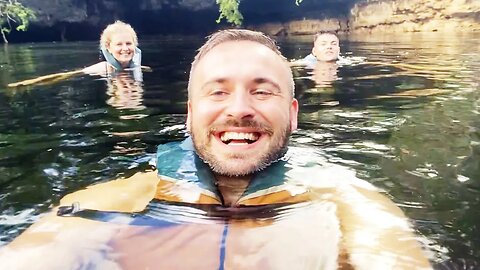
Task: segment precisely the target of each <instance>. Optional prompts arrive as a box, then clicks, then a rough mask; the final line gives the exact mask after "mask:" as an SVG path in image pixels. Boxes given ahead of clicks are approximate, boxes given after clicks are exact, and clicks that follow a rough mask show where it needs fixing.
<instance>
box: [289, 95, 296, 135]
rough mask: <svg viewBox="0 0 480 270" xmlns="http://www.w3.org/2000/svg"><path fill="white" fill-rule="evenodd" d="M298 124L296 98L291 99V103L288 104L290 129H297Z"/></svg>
mask: <svg viewBox="0 0 480 270" xmlns="http://www.w3.org/2000/svg"><path fill="white" fill-rule="evenodd" d="M297 126H298V100H297V99H296V98H294V99H292V104H291V105H290V131H295V130H297Z"/></svg>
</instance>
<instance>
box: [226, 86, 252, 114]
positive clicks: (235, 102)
mask: <svg viewBox="0 0 480 270" xmlns="http://www.w3.org/2000/svg"><path fill="white" fill-rule="evenodd" d="M225 111H226V114H227V116H229V117H233V118H235V119H244V118H248V117H253V115H254V114H255V110H254V108H253V103H252V99H251V97H250V95H249V93H248V92H247V91H245V90H240V91H235V92H234V93H233V94H232V95H231V96H230V98H229V102H228V104H227V108H226V109H225Z"/></svg>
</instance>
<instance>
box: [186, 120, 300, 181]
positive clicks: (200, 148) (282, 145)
mask: <svg viewBox="0 0 480 270" xmlns="http://www.w3.org/2000/svg"><path fill="white" fill-rule="evenodd" d="M232 126H234V127H252V128H255V129H256V130H258V131H262V132H263V133H267V134H268V135H270V136H271V135H272V134H273V130H272V129H271V128H270V127H266V126H264V125H261V124H258V123H257V122H255V121H252V120H246V121H242V122H239V121H234V120H230V121H226V122H225V123H223V124H221V125H214V126H212V128H211V129H210V130H209V131H208V132H206V134H204V135H205V138H210V136H211V135H212V134H213V133H214V132H215V131H216V130H218V129H224V128H225V127H232ZM290 134H291V132H290V124H289V125H288V126H287V127H286V128H285V129H284V130H283V131H281V136H280V137H279V138H278V139H279V140H278V142H275V141H273V142H272V144H271V145H270V146H271V147H270V148H269V149H268V151H267V153H265V155H263V156H261V157H260V159H259V161H258V164H255V165H253V166H250V168H249V169H248V170H247V171H244V172H232V170H229V168H225V167H226V166H225V165H226V164H225V163H223V164H222V161H220V160H218V159H217V158H216V157H215V155H213V154H212V153H210V152H209V151H208V150H207V147H206V145H204V144H202V145H200V143H198V142H197V140H196V137H195V134H193V132H192V134H191V136H192V140H193V145H194V147H195V150H196V153H197V155H198V156H199V157H200V158H201V159H202V160H203V162H205V163H206V164H208V166H209V167H210V169H211V170H212V171H213V172H214V173H215V174H218V175H222V176H227V177H238V176H247V175H251V174H253V173H255V172H259V171H262V170H264V169H265V168H267V167H268V166H270V165H271V164H272V163H274V162H276V161H278V160H279V159H280V158H282V157H283V156H284V155H285V153H286V152H287V149H288V142H289V138H290ZM230 158H233V159H239V160H241V159H245V158H246V157H244V156H243V153H239V154H238V155H235V154H234V155H232V156H231V157H230Z"/></svg>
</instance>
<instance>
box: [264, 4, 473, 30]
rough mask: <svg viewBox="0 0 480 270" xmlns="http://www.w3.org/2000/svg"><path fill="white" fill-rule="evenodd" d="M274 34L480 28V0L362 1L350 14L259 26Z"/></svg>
mask: <svg viewBox="0 0 480 270" xmlns="http://www.w3.org/2000/svg"><path fill="white" fill-rule="evenodd" d="M256 27H257V28H259V29H261V30H263V31H265V32H267V33H269V34H271V35H295V34H313V33H315V32H318V31H319V30H330V31H336V32H355V33H363V32H369V33H375V32H432V31H439V32H449V31H451V32H458V31H480V1H479V0H377V1H375V0H374V1H368V0H367V1H359V2H358V3H356V4H355V5H354V6H353V7H352V8H351V10H350V14H349V15H348V16H346V18H342V17H333V18H328V19H325V18H323V19H313V20H312V19H310V20H293V21H289V22H285V23H273V24H272V23H270V24H263V25H259V26H256Z"/></svg>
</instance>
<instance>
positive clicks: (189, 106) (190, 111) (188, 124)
mask: <svg viewBox="0 0 480 270" xmlns="http://www.w3.org/2000/svg"><path fill="white" fill-rule="evenodd" d="M191 114H192V104H191V103H190V100H188V102H187V120H186V123H185V126H186V127H187V131H188V132H190V131H191V124H190V122H191V121H192V120H191Z"/></svg>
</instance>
